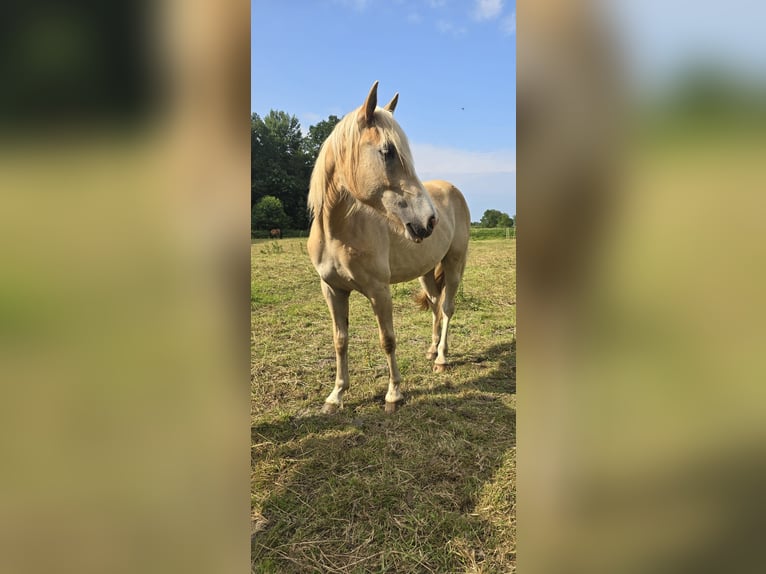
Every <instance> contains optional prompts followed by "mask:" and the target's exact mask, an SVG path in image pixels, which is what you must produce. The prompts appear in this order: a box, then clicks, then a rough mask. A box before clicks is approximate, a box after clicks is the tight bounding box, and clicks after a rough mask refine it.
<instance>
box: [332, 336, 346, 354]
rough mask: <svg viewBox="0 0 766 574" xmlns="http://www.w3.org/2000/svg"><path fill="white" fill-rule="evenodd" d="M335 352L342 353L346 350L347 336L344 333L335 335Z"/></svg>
mask: <svg viewBox="0 0 766 574" xmlns="http://www.w3.org/2000/svg"><path fill="white" fill-rule="evenodd" d="M334 343H335V352H336V353H342V352H344V351H345V350H346V349H348V335H347V334H346V333H335V339H334Z"/></svg>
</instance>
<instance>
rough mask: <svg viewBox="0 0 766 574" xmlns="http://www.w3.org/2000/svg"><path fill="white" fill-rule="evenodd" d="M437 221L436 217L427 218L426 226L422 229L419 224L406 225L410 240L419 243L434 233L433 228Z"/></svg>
mask: <svg viewBox="0 0 766 574" xmlns="http://www.w3.org/2000/svg"><path fill="white" fill-rule="evenodd" d="M437 222H438V220H437V219H436V216H434V215H432V216H431V217H429V218H428V223H426V226H425V227H423V226H422V225H420V224H419V223H408V224H407V230H408V231H409V232H410V235H412V238H413V239H414V241H415V242H416V243H420V242H421V241H422V240H424V239H425V238H426V237H428V236H429V235H431V233H433V231H434V227H435V226H436V224H437Z"/></svg>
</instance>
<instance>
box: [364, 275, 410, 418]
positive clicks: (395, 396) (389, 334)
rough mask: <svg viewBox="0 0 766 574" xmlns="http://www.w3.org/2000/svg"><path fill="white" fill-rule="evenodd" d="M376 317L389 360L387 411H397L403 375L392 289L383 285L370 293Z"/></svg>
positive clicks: (402, 396)
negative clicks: (400, 365) (399, 363)
mask: <svg viewBox="0 0 766 574" xmlns="http://www.w3.org/2000/svg"><path fill="white" fill-rule="evenodd" d="M367 296H368V298H369V299H370V303H371V304H372V310H373V311H374V312H375V318H376V319H377V321H378V330H379V332H380V346H381V347H383V351H384V352H385V353H386V361H388V373H389V378H388V392H387V393H386V412H387V413H393V412H395V411H396V406H397V403H398V402H399V401H401V400H403V399H404V395H403V394H402V392H401V391H400V390H399V385H400V383H401V382H402V376H401V375H400V374H399V366H398V365H397V364H396V335H395V334H394V317H393V305H392V303H391V289H390V288H389V286H388V285H383V286H380V287H378V288H377V289H375V290H374V291H372V292H370V293H369V294H368V295H367Z"/></svg>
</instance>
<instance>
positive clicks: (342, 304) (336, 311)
mask: <svg viewBox="0 0 766 574" xmlns="http://www.w3.org/2000/svg"><path fill="white" fill-rule="evenodd" d="M322 293H323V294H324V296H325V299H326V300H327V306H328V307H329V308H330V315H331V316H332V322H333V333H332V338H333V343H334V344H335V369H336V371H335V373H336V374H335V388H334V389H333V390H332V392H331V393H330V395H329V396H328V397H327V398H326V399H325V402H324V407H323V408H322V412H323V413H325V414H332V413H334V412H335V411H337V410H338V409H339V408H341V407H343V393H344V392H345V391H346V389H348V297H349V295H350V293H349V292H348V291H340V290H338V289H333V288H332V287H330V286H329V285H328V284H327V283H325V282H324V281H322Z"/></svg>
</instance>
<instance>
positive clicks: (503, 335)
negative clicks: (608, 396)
mask: <svg viewBox="0 0 766 574" xmlns="http://www.w3.org/2000/svg"><path fill="white" fill-rule="evenodd" d="M515 243H516V242H515V240H486V241H481V242H477V243H472V244H471V250H470V255H469V260H468V264H467V268H466V273H465V276H464V281H463V286H462V288H461V291H460V293H459V296H458V302H457V311H456V313H455V316H454V319H453V322H452V330H451V334H452V337H451V341H450V358H451V362H452V366H451V368H450V369H449V370H448V371H447V372H446V373H444V374H434V373H432V372H431V365H430V363H429V361H427V360H426V358H425V351H426V349H427V346H428V344H429V343H430V322H431V318H430V314H429V313H425V312H421V311H416V307H415V304H414V302H413V301H412V294H413V293H414V292H416V291H417V290H418V283H417V281H413V282H410V283H404V284H400V285H395V286H392V290H393V301H394V323H395V326H396V329H397V341H398V347H397V356H398V360H399V367H400V370H401V372H402V376H403V379H404V381H403V391H404V393H405V395H406V402H405V404H404V406H403V407H402V408H400V409H399V411H398V412H397V413H396V414H395V415H392V416H388V415H385V413H384V412H383V404H384V401H383V397H384V394H385V391H386V387H387V380H388V379H387V377H388V374H387V369H386V362H385V358H384V355H383V352H382V350H381V349H380V347H379V343H378V335H377V327H376V324H375V320H374V317H373V314H372V310H371V309H370V306H369V303H368V302H367V300H366V299H365V298H364V297H363V296H362V295H360V294H359V293H354V294H352V296H351V305H350V321H349V322H350V333H349V337H350V339H349V369H350V375H351V388H350V390H349V391H348V392H347V393H346V397H345V401H344V402H345V408H344V410H342V411H341V412H340V413H338V414H337V415H333V416H330V417H327V416H322V415H320V414H319V409H320V408H321V406H322V403H323V401H324V398H325V397H326V396H327V394H329V392H330V390H331V389H332V385H333V382H334V377H335V372H334V369H335V358H334V357H335V356H334V350H333V343H332V332H331V324H330V319H329V313H328V310H327V307H326V305H325V302H324V299H323V298H322V295H321V292H320V288H319V279H318V277H317V275H316V273H315V272H314V269H313V267H312V266H311V263H310V261H309V258H308V256H307V254H306V250H305V239H285V240H282V241H279V242H272V241H261V242H258V241H256V242H254V243H253V244H252V248H251V253H252V279H251V280H252V285H251V311H252V313H251V325H252V375H251V378H252V516H251V521H252V558H253V571H255V572H295V573H298V572H301V573H302V572H511V571H513V570H514V567H515V512H514V508H515V487H514V484H515V445H516V410H515V407H516V400H515V398H516V397H515V393H516V366H515V365H516V352H515V349H516V344H515V324H516V306H515V297H516V295H515V293H516V265H515V262H516V257H515Z"/></svg>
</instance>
